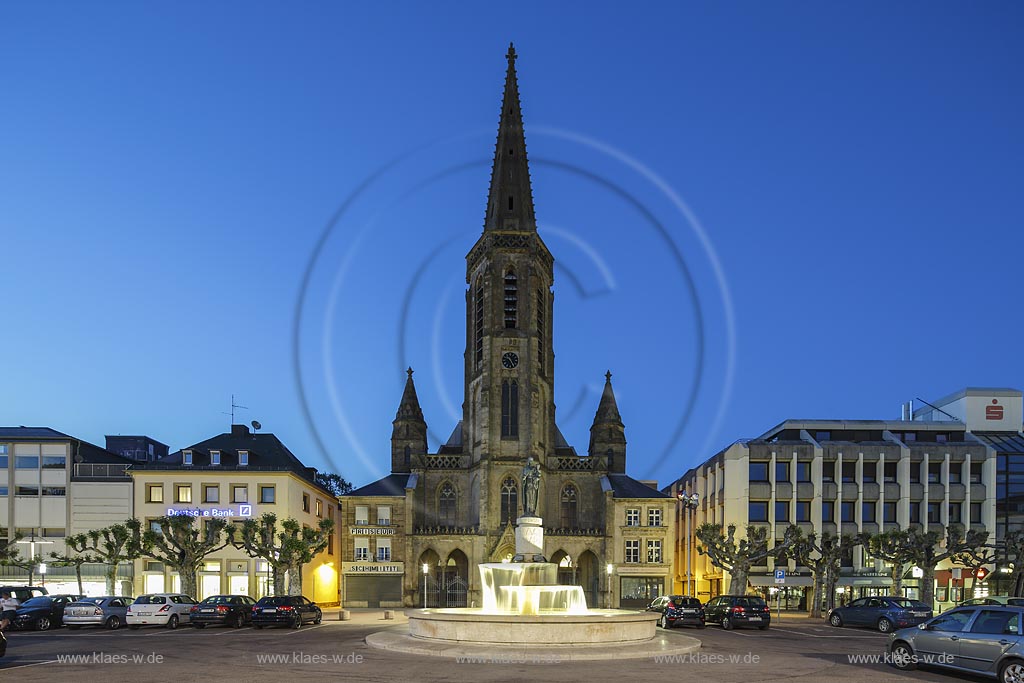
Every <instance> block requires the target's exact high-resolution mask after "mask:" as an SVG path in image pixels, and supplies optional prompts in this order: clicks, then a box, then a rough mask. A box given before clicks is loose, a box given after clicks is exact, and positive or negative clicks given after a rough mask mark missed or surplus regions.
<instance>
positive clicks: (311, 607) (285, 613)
mask: <svg viewBox="0 0 1024 683" xmlns="http://www.w3.org/2000/svg"><path fill="white" fill-rule="evenodd" d="M323 618H324V615H323V612H321V611H320V608H319V607H317V605H316V603H315V602H312V601H311V600H309V599H308V598H304V597H302V596H301V595H272V596H267V597H265V598H260V599H259V602H257V603H256V604H255V605H253V608H252V626H253V628H263V627H264V626H291V627H292V628H299V627H300V626H302V625H303V624H306V623H312V624H319V623H320V622H321V621H323Z"/></svg>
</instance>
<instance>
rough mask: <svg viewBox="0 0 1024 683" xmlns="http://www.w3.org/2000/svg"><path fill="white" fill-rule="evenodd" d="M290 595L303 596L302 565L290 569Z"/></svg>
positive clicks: (294, 565)
mask: <svg viewBox="0 0 1024 683" xmlns="http://www.w3.org/2000/svg"><path fill="white" fill-rule="evenodd" d="M288 595H302V565H301V564H293V565H292V566H290V567H288Z"/></svg>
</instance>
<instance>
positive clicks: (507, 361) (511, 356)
mask: <svg viewBox="0 0 1024 683" xmlns="http://www.w3.org/2000/svg"><path fill="white" fill-rule="evenodd" d="M501 364H502V365H503V366H505V367H506V368H508V369H509V370H512V369H513V368H515V367H516V366H517V365H519V356H518V355H517V354H515V353H512V352H511V351H509V352H508V353H506V354H505V355H503V356H502V357H501Z"/></svg>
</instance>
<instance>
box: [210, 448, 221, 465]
mask: <svg viewBox="0 0 1024 683" xmlns="http://www.w3.org/2000/svg"><path fill="white" fill-rule="evenodd" d="M210 464H211V465H219V464H220V451H210Z"/></svg>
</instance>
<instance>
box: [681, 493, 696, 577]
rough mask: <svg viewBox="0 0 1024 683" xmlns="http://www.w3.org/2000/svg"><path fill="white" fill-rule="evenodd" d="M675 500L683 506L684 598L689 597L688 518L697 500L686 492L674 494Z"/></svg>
mask: <svg viewBox="0 0 1024 683" xmlns="http://www.w3.org/2000/svg"><path fill="white" fill-rule="evenodd" d="M676 500H678V501H679V502H680V503H682V506H683V507H682V512H683V521H684V527H685V531H684V533H683V545H684V547H685V550H684V553H683V555H684V558H685V559H684V560H683V562H684V563H685V564H686V590H685V591H684V592H683V594H684V595H685V596H686V597H691V596H690V516H691V513H692V512H693V510H696V509H697V501H698V500H699V499H698V498H697V494H696V493H693V494H689V493H687V492H686V491H679V492H678V493H676Z"/></svg>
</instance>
